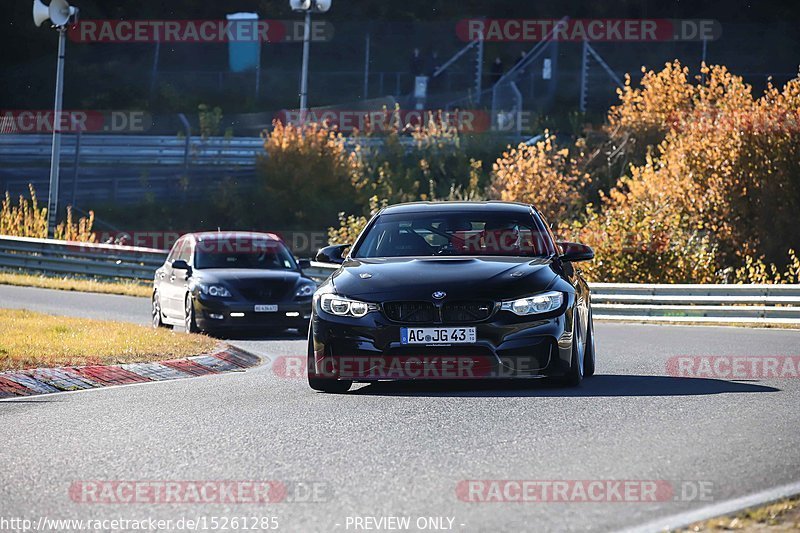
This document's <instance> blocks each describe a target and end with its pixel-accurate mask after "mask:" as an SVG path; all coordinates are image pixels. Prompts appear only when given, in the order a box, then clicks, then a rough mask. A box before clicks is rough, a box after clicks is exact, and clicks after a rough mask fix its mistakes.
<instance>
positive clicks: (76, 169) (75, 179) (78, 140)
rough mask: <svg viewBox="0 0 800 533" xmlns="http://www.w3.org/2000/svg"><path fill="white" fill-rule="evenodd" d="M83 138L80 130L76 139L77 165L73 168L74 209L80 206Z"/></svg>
mask: <svg viewBox="0 0 800 533" xmlns="http://www.w3.org/2000/svg"><path fill="white" fill-rule="evenodd" d="M81 138H82V131H81V129H80V128H78V133H77V134H76V137H75V163H74V164H73V168H72V207H75V206H76V205H78V199H77V196H78V174H79V173H80V168H81Z"/></svg>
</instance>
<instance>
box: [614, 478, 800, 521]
mask: <svg viewBox="0 0 800 533" xmlns="http://www.w3.org/2000/svg"><path fill="white" fill-rule="evenodd" d="M796 494H800V482H797V483H791V484H789V485H783V486H780V487H776V488H773V489H767V490H765V491H761V492H756V493H755V494H749V495H747V496H742V497H740V498H735V499H733V500H727V501H724V502H719V503H715V504H712V505H708V506H706V507H702V508H700V509H694V510H692V511H687V512H685V513H678V514H674V515H672V516H667V517H664V518H658V519H656V520H653V521H651V522H647V523H646V524H642V525H640V526H635V527H632V528H629V529H623V530H621V531H623V532H624V533H643V532H647V533H651V532H653V531H666V530H670V529H677V528H681V527H686V526H688V525H689V524H693V523H695V522H700V521H702V520H708V519H710V518H715V517H717V516H724V515H727V514H731V513H735V512H736V511H741V510H743V509H747V508H749V507H756V506H761V505H764V504H767V503H770V502H773V501H775V500H780V499H781V498H786V497H789V496H794V495H796Z"/></svg>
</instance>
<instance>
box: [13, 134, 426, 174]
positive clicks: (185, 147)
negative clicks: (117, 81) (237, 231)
mask: <svg viewBox="0 0 800 533" xmlns="http://www.w3.org/2000/svg"><path fill="white" fill-rule="evenodd" d="M79 139H80V140H79ZM356 140H357V142H358V144H359V145H362V146H370V147H380V146H382V144H383V139H382V138H381V137H359V138H358V139H356V138H352V137H348V138H346V139H345V143H346V145H347V146H349V147H351V148H352V147H354V146H355V144H356ZM401 142H402V144H404V145H405V146H411V145H413V143H414V140H413V139H412V138H410V137H403V138H402V139H401ZM51 143H52V136H51V135H43V134H15V135H0V160H2V161H3V162H4V163H6V164H7V165H11V164H13V165H35V164H49V162H50V151H51V147H52V146H51ZM264 153H265V152H264V140H263V139H262V138H261V137H207V138H202V137H190V138H188V139H187V138H186V137H179V136H177V135H173V136H163V135H110V134H95V133H85V134H81V135H76V134H67V135H63V136H62V138H61V157H62V158H63V159H64V161H65V162H67V163H68V162H70V161H72V160H79V161H80V164H81V165H82V166H91V165H113V166H120V165H125V164H130V165H137V166H152V167H164V166H183V167H185V168H188V167H192V166H211V167H220V168H237V167H246V168H252V167H254V166H255V164H256V159H257V156H258V155H264Z"/></svg>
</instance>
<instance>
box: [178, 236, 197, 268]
mask: <svg viewBox="0 0 800 533" xmlns="http://www.w3.org/2000/svg"><path fill="white" fill-rule="evenodd" d="M193 249H194V246H192V243H191V242H190V241H188V240H187V241H184V243H183V246H182V247H181V249H180V251H179V252H178V257H177V259H183V260H184V261H186V262H187V263H188V264H191V263H192V251H193Z"/></svg>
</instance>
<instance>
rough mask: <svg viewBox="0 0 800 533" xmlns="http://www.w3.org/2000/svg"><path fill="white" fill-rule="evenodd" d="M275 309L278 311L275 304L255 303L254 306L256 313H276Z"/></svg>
mask: <svg viewBox="0 0 800 533" xmlns="http://www.w3.org/2000/svg"><path fill="white" fill-rule="evenodd" d="M277 311H278V306H277V305H275V304H269V305H257V306H256V307H255V312H256V313H276V312H277Z"/></svg>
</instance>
